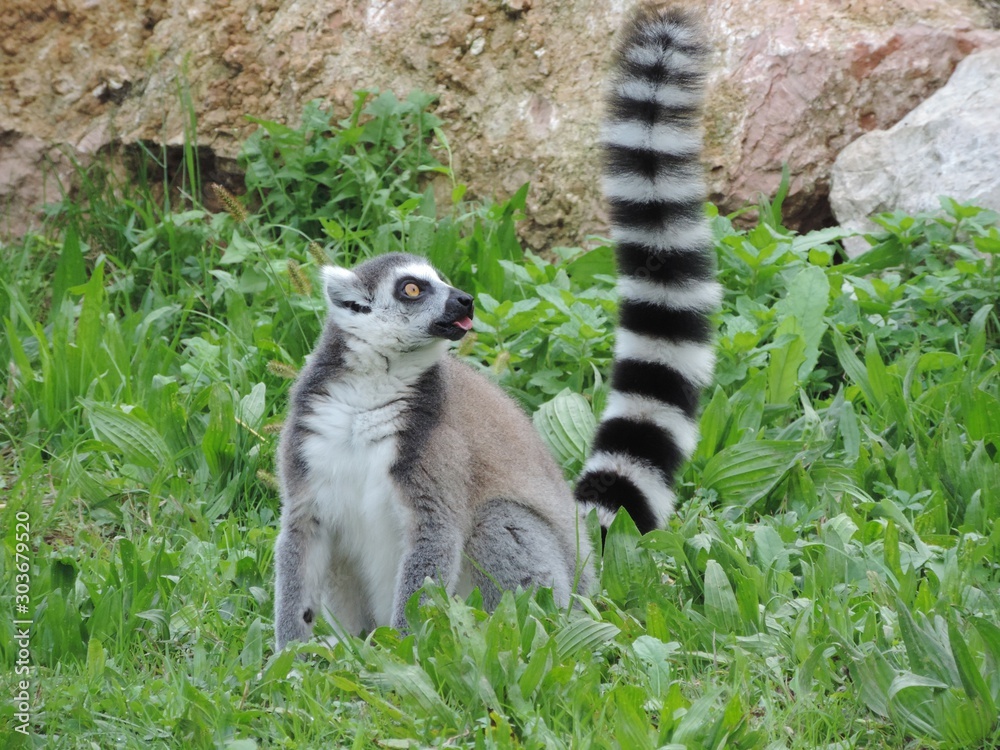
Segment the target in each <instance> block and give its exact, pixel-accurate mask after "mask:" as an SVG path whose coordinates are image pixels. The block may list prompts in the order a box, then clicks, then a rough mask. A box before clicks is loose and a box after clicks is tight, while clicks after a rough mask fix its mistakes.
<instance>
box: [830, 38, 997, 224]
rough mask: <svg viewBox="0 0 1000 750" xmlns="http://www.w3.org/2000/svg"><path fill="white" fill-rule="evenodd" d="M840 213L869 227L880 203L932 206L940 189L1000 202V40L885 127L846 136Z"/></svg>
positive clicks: (837, 196)
mask: <svg viewBox="0 0 1000 750" xmlns="http://www.w3.org/2000/svg"><path fill="white" fill-rule="evenodd" d="M831 179H832V185H831V191H830V203H831V205H832V207H833V212H834V214H835V216H836V217H837V221H838V222H840V223H841V224H842V225H843V226H845V227H847V228H850V229H858V230H861V231H870V230H871V229H872V228H874V226H875V225H874V224H872V223H871V222H870V221H869V220H868V218H867V217H869V216H871V215H872V214H876V213H880V212H882V211H896V210H899V211H905V212H908V213H916V212H919V211H935V210H939V209H940V202H939V200H938V197H939V196H948V197H951V198H955V199H956V200H958V201H961V202H969V203H974V204H976V205H979V206H981V207H983V208H991V209H994V210H1000V48H997V49H986V50H982V51H979V52H976V53H974V54H972V55H969V56H968V57H967V58H965V59H964V60H963V61H962V62H961V63H960V64H959V65H958V67H957V68H956V69H955V73H954V74H953V75H952V77H951V79H950V80H949V81H948V83H947V84H946V85H945V86H944V87H943V88H941V89H940V90H938V91H937V92H936V93H935V94H934V95H932V96H931V97H930V98H928V99H926V100H925V101H924V102H923V103H921V104H920V105H919V106H918V107H917V108H916V109H914V110H913V111H912V112H910V114H908V115H907V116H906V117H904V118H903V119H902V120H900V121H899V122H898V123H896V125H894V126H893V127H892V128H890V129H888V130H876V131H872V132H871V133H868V134H866V135H863V136H861V137H860V138H858V139H857V140H855V141H854V142H853V143H851V144H849V145H848V146H847V147H846V148H845V149H844V150H843V151H841V152H840V154H839V155H838V156H837V159H836V161H835V163H834V166H833V172H832V175H831Z"/></svg>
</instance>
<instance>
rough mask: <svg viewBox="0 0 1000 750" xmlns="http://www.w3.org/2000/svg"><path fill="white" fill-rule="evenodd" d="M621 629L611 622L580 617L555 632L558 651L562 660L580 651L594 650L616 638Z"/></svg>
mask: <svg viewBox="0 0 1000 750" xmlns="http://www.w3.org/2000/svg"><path fill="white" fill-rule="evenodd" d="M620 632H621V631H620V630H619V628H618V626H617V625H613V624H611V623H610V622H600V621H599V620H591V619H590V618H589V617H579V618H577V619H575V620H573V621H572V622H571V623H570V624H569V625H567V626H566V627H564V628H562V629H561V630H559V631H558V632H556V634H555V641H556V652H557V654H558V656H559V659H560V661H562V660H563V659H566V658H567V657H569V656H573V655H575V654H577V653H578V652H580V651H593V650H594V649H595V648H597V647H598V646H603V645H604V644H605V643H608V642H610V641H612V640H614V638H615V636H617V635H618V633H620Z"/></svg>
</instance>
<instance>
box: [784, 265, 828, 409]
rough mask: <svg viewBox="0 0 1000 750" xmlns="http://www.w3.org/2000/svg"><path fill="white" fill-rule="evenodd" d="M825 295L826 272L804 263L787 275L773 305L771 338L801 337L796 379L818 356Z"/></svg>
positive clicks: (810, 368)
mask: <svg viewBox="0 0 1000 750" xmlns="http://www.w3.org/2000/svg"><path fill="white" fill-rule="evenodd" d="M829 299H830V282H829V280H828V279H827V278H826V273H824V272H823V269H821V268H818V267H816V266H806V267H805V268H803V269H802V270H801V271H799V273H797V274H796V275H795V276H794V277H793V278H792V279H791V281H790V282H789V284H788V292H787V293H786V295H785V297H783V298H782V299H780V300H778V302H777V303H776V304H775V305H774V311H775V313H776V315H777V319H778V321H779V322H778V329H777V331H775V338H779V337H780V336H782V335H783V334H797V335H799V336H801V337H802V342H803V346H804V348H803V351H802V360H801V365H800V367H799V369H798V372H797V375H798V378H799V380H805V379H806V378H808V377H809V373H811V372H812V371H813V368H814V367H816V361H817V360H818V359H819V345H820V342H821V341H822V339H823V334H824V332H825V331H826V319H825V315H826V308H827V304H828V303H829ZM772 403H778V402H772Z"/></svg>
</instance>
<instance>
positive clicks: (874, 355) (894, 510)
mask: <svg viewBox="0 0 1000 750" xmlns="http://www.w3.org/2000/svg"><path fill="white" fill-rule="evenodd" d="M428 104H429V100H428V99H427V98H426V97H423V96H419V95H415V96H414V97H411V98H410V99H409V100H407V101H397V100H396V99H394V98H393V97H392V96H390V95H386V94H383V95H381V96H377V95H375V94H368V93H361V94H359V95H358V97H357V100H356V107H355V110H354V112H353V113H352V115H351V116H350V117H349V118H348V119H347V120H346V121H344V122H342V123H331V122H330V118H329V115H328V114H326V113H324V112H323V111H322V110H320V109H319V108H318V107H315V106H311V107H309V108H308V109H307V110H306V112H305V114H304V117H303V125H302V127H301V128H299V129H292V128H287V127H284V126H279V125H276V124H273V123H266V122H261V123H259V124H260V126H261V130H260V132H259V133H258V134H257V135H255V136H253V137H252V138H251V139H250V140H249V141H248V142H247V144H246V146H245V148H244V155H243V161H244V166H245V167H246V169H247V183H248V187H249V189H250V192H249V194H248V196H247V197H246V198H245V199H243V200H242V202H241V203H240V204H239V205H238V206H237V207H235V209H234V210H233V211H232V212H231V213H230V214H215V215H213V214H210V213H209V212H207V211H206V210H205V209H203V208H202V207H201V206H200V205H199V204H198V203H197V202H196V201H194V200H192V199H191V197H190V196H196V195H200V194H201V193H200V186H199V185H197V184H196V181H197V177H196V170H193V169H190V170H188V172H187V175H186V180H185V181H184V182H183V186H184V187H183V188H182V189H181V191H180V192H178V191H177V190H176V186H171V185H163V186H161V185H152V184H150V183H149V182H140V184H138V185H129V186H124V185H119V184H116V183H115V182H114V180H113V179H112V178H111V177H109V176H107V175H104V174H101V173H100V172H99V171H91V172H90V173H88V174H87V175H85V176H84V177H85V179H84V180H83V184H84V186H85V187H84V190H83V193H82V194H81V195H79V196H77V197H75V198H73V199H69V198H67V199H66V200H64V201H63V202H62V203H60V204H58V205H56V206H52V207H50V209H49V221H48V223H47V226H46V230H45V231H44V232H42V233H39V234H31V235H28V236H26V237H24V238H23V239H21V240H19V241H17V242H13V243H9V244H5V245H2V246H0V322H2V325H3V327H4V334H3V336H2V338H0V361H2V362H3V363H4V365H5V367H7V369H6V370H5V373H4V375H3V377H2V378H0V410H2V414H3V417H2V427H0V493H2V494H3V498H4V500H3V507H2V509H0V518H2V528H3V530H4V531H3V534H4V536H3V544H2V545H0V602H2V607H0V609H2V611H3V612H4V615H3V618H2V619H0V663H2V664H3V667H4V669H3V670H0V694H2V695H3V700H2V701H0V724H2V726H3V731H4V737H5V740H4V747H11V748H17V747H42V746H44V747H57V748H62V747H65V748H90V747H109V746H114V747H143V748H156V747H193V748H202V747H205V748H210V747H219V748H231V749H233V750H243V749H244V748H253V747H283V748H312V747H321V746H322V747H330V746H345V747H358V748H360V747H423V746H427V745H435V746H436V745H444V746H449V747H530V748H536V747H537V748H543V747H544V748H550V747H596V748H605V747H606V748H616V747H627V748H646V747H649V748H653V747H667V748H672V749H676V750H679V749H680V748H688V749H691V750H694V749H696V748H713V749H721V748H745V749H747V750H750V749H751V748H753V749H756V748H767V749H768V750H779V749H786V750H793V749H795V748H802V749H805V748H809V749H810V750H812V749H814V748H826V749H828V750H835V749H836V750H844V749H846V748H956V749H957V748H963V749H965V748H992V747H995V746H997V744H998V743H1000V715H998V705H1000V627H998V624H997V623H998V622H1000V585H998V581H1000V571H998V567H997V563H996V561H997V560H998V559H1000V554H998V553H1000V530H998V529H1000V527H998V526H997V524H996V523H995V521H996V519H997V517H998V516H1000V467H998V464H997V448H998V446H1000V388H998V378H997V373H998V362H997V355H996V351H997V346H998V343H1000V341H998V339H1000V321H998V319H997V302H998V297H1000V292H998V286H997V283H996V282H997V279H996V269H995V264H994V262H993V261H994V259H995V255H996V253H997V252H998V251H1000V231H998V228H997V217H996V215H995V214H991V213H989V212H986V211H982V210H980V209H977V208H974V207H970V206H963V205H959V204H956V203H955V202H953V201H947V200H946V201H943V202H942V212H941V213H940V214H938V215H935V216H918V217H907V216H901V215H884V216H882V217H880V218H879V220H878V221H879V223H880V225H881V231H880V232H878V233H877V234H874V235H872V236H871V237H870V241H871V243H872V249H871V250H870V251H869V252H868V253H866V254H865V255H863V256H861V257H859V258H856V259H853V260H845V259H844V258H843V257H842V253H841V251H840V248H839V244H838V243H839V241H840V240H841V239H842V238H843V237H844V236H845V235H844V233H843V232H841V231H840V230H838V229H828V230H822V231H819V232H813V233H811V234H808V235H798V234H796V233H794V232H792V231H790V230H788V229H786V228H784V227H783V226H782V224H781V198H782V196H781V194H779V196H778V197H777V198H776V199H775V200H774V201H771V202H765V203H764V204H763V205H762V206H761V207H760V208H761V210H760V217H761V219H760V222H759V223H758V224H757V225H756V226H755V227H753V228H752V229H749V230H741V229H737V228H735V227H734V226H733V225H732V223H731V221H730V219H729V218H726V217H722V216H714V217H713V223H714V229H715V235H716V238H717V250H718V257H719V266H720V279H721V280H722V282H723V284H724V286H725V288H726V289H727V296H726V301H725V307H724V310H723V311H722V313H721V314H720V316H719V319H718V323H719V366H718V372H717V378H716V385H715V386H714V388H713V389H712V390H710V391H709V392H708V393H707V394H706V397H705V409H704V413H703V417H702V420H701V429H702V434H703V439H702V442H701V445H700V447H699V449H698V452H697V454H696V456H695V457H694V460H693V461H692V462H691V463H690V464H689V465H688V466H687V467H686V469H685V473H684V475H683V478H682V483H681V487H680V493H681V496H682V498H683V503H682V505H681V506H680V509H679V511H678V514H677V516H676V517H675V518H674V519H673V521H672V522H671V524H670V526H669V527H668V528H667V529H665V530H663V531H657V532H653V533H651V534H648V535H646V536H645V537H640V536H639V535H638V533H637V532H636V531H635V528H634V526H632V525H631V524H630V522H629V521H628V519H627V518H625V517H622V518H620V519H619V520H618V521H616V524H615V526H614V527H613V528H612V530H611V532H610V534H609V536H608V540H607V545H606V548H605V552H604V558H603V566H602V571H601V590H600V592H599V593H597V594H595V596H594V597H593V598H591V599H585V600H582V601H581V602H580V606H579V607H578V608H577V609H575V610H573V611H570V612H566V611H563V610H560V609H558V608H556V607H555V606H554V605H553V603H552V599H551V596H550V595H549V594H548V593H547V592H545V591H542V592H539V593H537V594H536V595H533V596H532V595H526V594H516V595H515V594H509V595H507V596H505V598H504V599H503V602H502V603H501V605H500V607H499V609H498V610H497V611H496V612H494V613H493V614H492V615H487V614H485V613H483V612H482V611H481V610H480V609H479V608H478V606H477V604H478V600H477V599H476V597H475V595H473V598H472V599H470V600H469V601H467V602H463V601H457V600H452V599H449V598H448V597H447V596H445V595H444V594H443V593H442V592H441V591H438V590H434V589H431V591H430V597H429V599H428V602H427V604H425V605H424V606H423V607H422V608H421V610H420V611H419V612H418V611H412V612H411V614H412V618H411V620H412V622H413V633H412V634H411V635H409V636H407V637H405V638H400V636H399V635H398V634H397V633H395V632H393V631H391V630H389V629H379V630H377V631H376V632H374V633H373V634H371V635H370V636H369V637H368V638H366V639H355V640H352V641H349V642H344V643H341V644H339V645H337V646H336V647H335V648H332V649H331V648H329V647H328V646H325V645H321V644H320V643H310V644H305V645H303V646H300V647H299V648H298V652H297V653H298V655H299V656H302V657H303V658H302V659H296V658H295V656H296V654H294V653H291V652H285V653H281V654H275V653H273V646H272V644H273V632H272V601H271V599H272V593H273V588H272V569H271V567H272V546H273V542H274V538H275V535H276V523H277V513H278V497H277V493H276V490H275V487H274V481H273V476H272V472H273V454H274V447H275V442H276V427H277V426H278V425H279V424H280V420H281V415H282V414H283V411H284V405H285V398H286V394H287V391H288V387H289V384H290V380H289V377H290V376H293V375H294V372H295V368H296V367H297V366H298V365H299V364H300V363H301V362H302V360H303V358H304V356H305V355H306V353H308V351H309V349H310V347H311V345H312V343H313V340H314V338H315V336H316V335H317V333H318V331H319V329H320V326H321V322H322V317H323V304H322V302H321V300H320V299H319V295H318V293H317V292H316V290H315V286H316V270H317V267H318V266H319V265H320V264H321V263H323V262H328V261H329V260H335V261H336V262H341V263H352V262H355V261H356V260H358V259H360V258H363V257H366V256H368V255H370V254H374V253H378V252H384V251H389V250H397V249H403V248H405V249H408V250H411V251H416V252H419V253H422V254H424V255H426V256H427V257H429V258H430V259H431V260H432V261H433V262H434V263H435V264H436V265H437V266H439V267H440V268H441V269H442V271H443V272H444V273H445V274H446V275H447V276H448V277H449V278H450V279H451V280H452V281H453V282H454V283H455V284H456V285H458V286H461V287H462V288H465V289H467V290H469V291H472V292H475V294H476V296H477V305H478V313H477V319H476V326H475V336H474V337H469V338H467V340H465V341H463V343H462V344H461V346H460V349H459V354H460V356H463V357H466V358H468V359H469V360H470V361H471V362H473V363H474V364H475V365H476V366H478V367H480V368H481V369H483V370H484V371H485V372H487V373H489V374H490V375H491V377H493V378H494V379H496V380H497V381H499V382H500V383H502V384H503V385H504V386H505V387H506V388H507V389H508V390H509V392H510V393H512V394H513V395H514V396H515V397H516V398H517V399H518V400H519V401H520V402H521V403H522V404H523V405H524V407H525V408H526V409H527V410H529V411H530V412H531V413H532V414H533V415H534V421H535V424H536V426H537V427H538V428H539V430H540V431H541V432H542V434H543V436H544V437H545V439H546V440H547V442H548V443H549V445H550V446H551V448H552V450H553V452H554V453H555V455H556V456H557V457H558V459H559V460H560V462H561V463H562V464H563V465H564V466H565V467H566V471H567V476H572V475H573V473H574V472H575V471H576V470H578V468H579V466H580V464H581V461H582V458H583V455H584V453H585V450H586V444H587V441H588V439H589V436H590V432H591V431H592V429H593V424H594V415H595V414H598V413H599V412H600V410H601V408H602V406H603V402H604V398H605V394H606V385H605V380H604V379H605V377H606V374H607V372H608V367H609V364H610V356H611V345H612V341H613V336H612V331H611V323H610V321H612V320H613V318H614V310H615V298H614V293H613V279H612V274H613V257H612V254H611V251H610V249H609V248H607V247H603V246H602V247H597V248H596V249H594V250H593V251H592V252H590V253H587V254H583V253H581V252H580V251H579V250H577V249H569V250H567V249H554V250H552V251H551V252H549V253H547V254H546V256H545V257H544V258H542V257H539V256H537V255H534V254H532V253H530V252H527V251H525V250H524V249H522V248H521V247H520V245H519V243H518V241H517V238H516V234H515V231H514V230H515V225H516V222H517V221H518V220H519V218H520V217H521V216H522V215H523V212H524V205H525V204H524V199H525V194H526V190H527V187H525V189H524V190H522V191H519V192H518V193H517V194H516V195H514V196H512V197H510V198H509V199H506V200H502V201H499V202H492V203H478V202H470V201H466V200H465V191H464V186H462V185H461V183H459V182H458V181H457V180H456V179H455V176H454V175H453V173H452V172H451V169H450V155H449V151H448V144H447V142H446V141H445V139H444V136H443V134H442V132H441V130H440V127H439V126H440V122H439V121H438V120H437V119H436V118H434V116H433V115H431V114H430V113H429V112H428V111H427V107H428ZM151 156H154V157H155V155H151ZM149 174H150V175H154V174H156V171H155V170H152V171H150V173H149ZM149 179H153V178H152V177H149ZM435 181H436V186H435ZM171 187H173V188H174V189H173V190H171V189H170V188H171ZM435 187H436V189H435ZM154 195H160V196H167V197H166V198H161V199H159V200H156V199H154V197H153V196H154ZM442 196H443V198H442ZM8 365H9V366H8ZM25 519H27V520H26V521H25ZM22 521H25V522H26V523H27V524H28V526H29V530H28V531H27V532H25V531H24V529H23V527H20V528H19V527H18V525H17V524H18V522H22ZM18 576H22V578H18ZM25 581H30V582H29V583H27V587H28V593H27V594H24V593H22V592H23V591H24V590H25V589H24V588H23V587H22V588H19V586H23V585H24V582H25ZM19 596H21V597H26V598H25V599H19V598H18V597H19ZM21 603H26V605H27V610H28V611H27V612H26V613H24V614H19V613H18V611H17V609H16V607H17V605H18V604H21ZM413 606H414V607H415V606H416V604H415V602H414V605H413ZM25 619H27V620H30V621H31V624H30V626H29V630H30V633H31V640H30V649H29V651H30V665H31V670H30V674H28V675H21V674H19V672H18V670H19V669H20V666H21V665H20V661H19V660H21V654H20V649H19V645H18V643H17V640H16V637H17V630H18V628H19V627H23V626H15V625H14V624H13V623H14V621H15V620H25ZM321 627H322V625H321ZM22 680H27V681H28V682H29V683H30V684H29V686H28V689H27V695H28V699H27V700H26V701H22V700H19V699H16V696H18V695H19V691H20V690H21V687H20V685H19V682H20V681H22ZM20 703H26V704H27V707H28V709H29V710H28V711H27V713H28V714H29V716H28V718H27V720H25V719H24V718H23V717H20V716H19V714H20V713H21V710H20V708H19V704H20ZM25 725H26V726H25ZM18 727H24V728H25V729H26V730H27V734H22V733H21V732H19V731H17V728H18Z"/></svg>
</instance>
